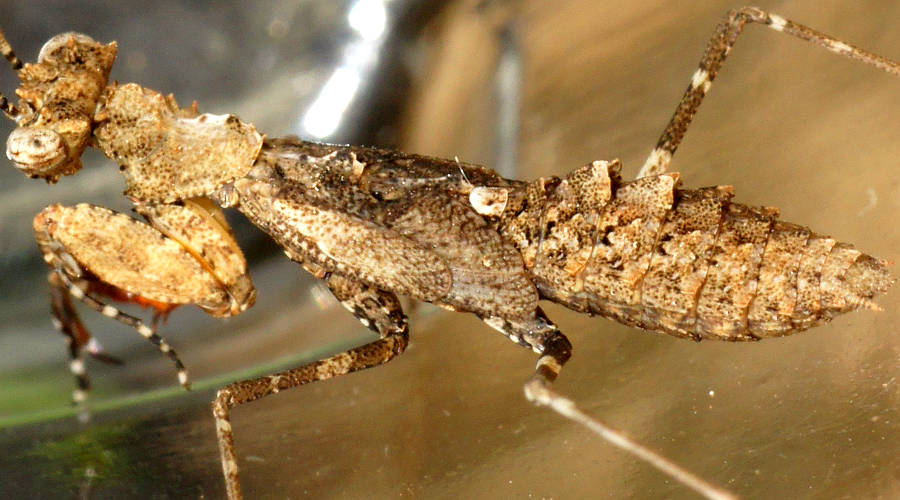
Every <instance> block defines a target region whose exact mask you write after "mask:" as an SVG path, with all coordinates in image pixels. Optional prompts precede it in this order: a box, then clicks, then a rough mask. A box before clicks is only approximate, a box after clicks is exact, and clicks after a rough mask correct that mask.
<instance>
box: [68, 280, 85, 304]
mask: <svg viewBox="0 0 900 500" xmlns="http://www.w3.org/2000/svg"><path fill="white" fill-rule="evenodd" d="M69 294H71V295H72V297H75V298H76V299H78V300H81V299H83V298H84V290H82V289H81V288H78V285H76V284H74V283H73V284H71V285H70V286H69Z"/></svg>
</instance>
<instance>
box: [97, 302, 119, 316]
mask: <svg viewBox="0 0 900 500" xmlns="http://www.w3.org/2000/svg"><path fill="white" fill-rule="evenodd" d="M100 314H102V315H104V316H106V317H107V318H115V317H116V316H118V315H119V310H118V309H116V308H115V307H113V306H110V305H105V306H103V309H102V310H101V311H100Z"/></svg>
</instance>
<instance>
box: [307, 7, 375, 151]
mask: <svg viewBox="0 0 900 500" xmlns="http://www.w3.org/2000/svg"><path fill="white" fill-rule="evenodd" d="M387 2H388V0H357V2H356V3H355V4H353V7H351V8H350V12H349V13H348V14H347V22H348V23H349V24H350V26H351V27H352V28H353V29H354V30H356V32H357V33H359V35H360V38H361V40H355V41H353V42H351V43H349V44H348V46H347V47H346V48H345V49H344V54H343V61H342V62H341V65H340V66H338V68H337V69H335V70H334V73H333V74H332V75H331V78H329V79H328V81H327V82H325V85H324V86H323V87H322V89H321V90H320V91H319V95H318V96H317V97H316V99H315V100H314V101H313V103H312V105H310V107H309V109H307V110H306V112H305V113H304V115H303V122H302V127H303V130H304V131H305V132H306V133H307V134H308V135H310V136H312V137H315V138H317V139H324V138H326V137H329V136H331V135H332V134H334V132H335V131H336V130H337V129H338V126H339V125H340V124H341V120H342V119H343V117H344V113H345V112H346V111H347V108H348V107H349V106H350V103H351V102H353V99H354V97H356V93H357V91H358V90H359V87H360V85H361V84H362V82H363V79H365V78H367V77H368V76H369V74H370V73H371V72H372V70H373V69H374V68H375V65H376V63H377V62H378V51H379V50H380V48H381V44H382V42H383V39H384V33H385V31H386V29H387V9H386V7H385V6H386V4H387Z"/></svg>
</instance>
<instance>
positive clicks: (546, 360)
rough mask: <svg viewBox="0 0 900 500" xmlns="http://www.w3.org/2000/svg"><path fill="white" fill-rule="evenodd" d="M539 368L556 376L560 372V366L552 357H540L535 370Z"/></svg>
mask: <svg viewBox="0 0 900 500" xmlns="http://www.w3.org/2000/svg"><path fill="white" fill-rule="evenodd" d="M541 367H545V368H547V369H549V370H550V371H552V372H553V373H555V374H557V375H559V372H561V371H562V365H561V364H559V361H557V360H556V358H554V357H553V356H541V357H540V358H539V359H538V362H537V365H536V366H535V368H536V369H540V368H541Z"/></svg>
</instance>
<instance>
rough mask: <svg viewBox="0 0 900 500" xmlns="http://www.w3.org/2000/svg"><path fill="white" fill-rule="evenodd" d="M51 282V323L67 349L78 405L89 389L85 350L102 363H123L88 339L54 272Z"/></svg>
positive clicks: (68, 297)
mask: <svg viewBox="0 0 900 500" xmlns="http://www.w3.org/2000/svg"><path fill="white" fill-rule="evenodd" d="M47 280H48V281H49V282H50V308H51V310H52V312H53V323H54V325H55V326H56V329H57V330H59V332H60V333H62V334H63V336H64V337H65V339H66V346H67V347H68V348H69V368H70V370H71V371H72V375H73V376H75V386H76V388H75V390H74V391H72V402H73V403H75V404H76V405H80V404H81V403H83V402H84V400H85V398H86V396H87V391H88V389H90V380H89V379H88V376H87V373H86V371H85V368H84V357H83V356H82V354H83V353H84V351H85V350H86V351H87V352H88V354H90V355H91V357H93V358H95V359H98V360H100V361H103V362H105V363H110V364H115V365H121V364H122V362H121V361H120V360H118V359H116V358H114V357H112V356H110V355H108V354H106V353H104V352H102V351H101V350H100V347H99V344H97V342H96V341H95V340H94V339H92V338H91V334H90V333H88V331H87V329H86V328H85V327H84V324H83V323H82V322H81V319H80V318H79V317H78V313H77V312H76V311H75V308H74V307H73V306H72V301H71V299H70V295H69V291H68V289H67V287H66V285H65V283H63V281H62V278H60V277H59V274H58V273H57V272H56V271H53V272H51V273H50V274H49V275H48V276H47Z"/></svg>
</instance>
